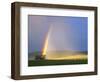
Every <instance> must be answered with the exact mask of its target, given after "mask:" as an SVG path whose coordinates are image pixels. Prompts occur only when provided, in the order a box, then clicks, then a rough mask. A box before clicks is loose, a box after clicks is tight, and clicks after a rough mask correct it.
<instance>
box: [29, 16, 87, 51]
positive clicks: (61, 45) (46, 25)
mask: <svg viewBox="0 0 100 82" xmlns="http://www.w3.org/2000/svg"><path fill="white" fill-rule="evenodd" d="M87 22H88V18H87V17H69V16H42V15H29V16H28V53H33V52H35V51H38V52H41V51H42V50H43V47H44V45H45V40H46V37H47V35H48V36H49V39H48V51H63V50H69V51H87V49H88V46H87V45H88V44H87V42H88V25H87Z"/></svg>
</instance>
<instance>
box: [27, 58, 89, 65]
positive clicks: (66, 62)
mask: <svg viewBox="0 0 100 82" xmlns="http://www.w3.org/2000/svg"><path fill="white" fill-rule="evenodd" d="M72 64H87V59H83V60H29V61H28V66H48V65H72Z"/></svg>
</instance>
